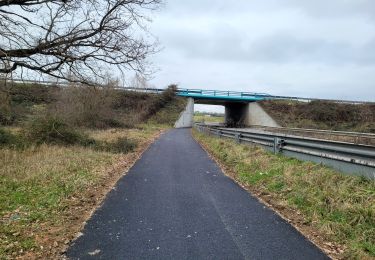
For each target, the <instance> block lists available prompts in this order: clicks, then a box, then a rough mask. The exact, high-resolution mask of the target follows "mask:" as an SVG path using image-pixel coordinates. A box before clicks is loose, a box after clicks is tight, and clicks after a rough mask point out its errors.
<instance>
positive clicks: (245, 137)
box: [195, 123, 375, 179]
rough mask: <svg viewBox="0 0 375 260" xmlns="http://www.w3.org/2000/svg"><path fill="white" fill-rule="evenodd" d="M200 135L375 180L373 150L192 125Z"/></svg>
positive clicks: (342, 144)
mask: <svg viewBox="0 0 375 260" xmlns="http://www.w3.org/2000/svg"><path fill="white" fill-rule="evenodd" d="M195 128H196V129H197V130H198V131H200V132H204V133H208V134H213V135H216V136H218V137H226V138H231V139H234V140H236V141H237V142H238V143H250V144H255V145H261V146H263V147H264V148H266V149H268V150H270V151H272V152H274V153H276V154H277V153H280V154H283V155H286V156H289V157H293V158H297V159H300V160H307V161H313V162H317V163H321V164H323V165H327V166H330V167H333V168H335V169H337V170H339V171H341V172H344V173H348V174H351V175H358V176H364V177H366V178H370V179H375V147H374V146H369V145H358V144H352V143H345V142H337V141H329V140H322V139H315V138H306V137H301V136H293V135H280V134H277V133H260V132H256V131H254V132H250V131H243V130H241V129H227V128H221V127H217V126H216V127H215V126H210V125H205V124H201V123H197V124H195Z"/></svg>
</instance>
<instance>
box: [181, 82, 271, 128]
mask: <svg viewBox="0 0 375 260" xmlns="http://www.w3.org/2000/svg"><path fill="white" fill-rule="evenodd" d="M176 95H177V96H181V97H186V98H188V103H187V106H186V109H185V111H184V112H183V113H182V114H181V117H180V119H179V120H178V121H177V122H176V125H175V126H176V127H177V128H182V127H192V126H193V116H194V104H205V105H222V106H224V107H225V123H226V124H227V125H232V126H238V125H241V126H246V125H265V126H275V127H276V126H278V125H277V123H276V122H275V121H274V120H273V119H272V118H271V117H269V116H268V115H267V113H265V112H264V111H263V109H262V108H261V107H260V106H259V105H258V104H256V102H257V101H263V100H271V99H275V98H277V97H276V96H272V95H269V94H266V93H255V92H238V91H222V90H202V89H180V88H179V89H177V90H176Z"/></svg>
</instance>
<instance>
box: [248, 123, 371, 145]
mask: <svg viewBox="0 0 375 260" xmlns="http://www.w3.org/2000/svg"><path fill="white" fill-rule="evenodd" d="M249 128H250V129H261V130H264V131H268V132H273V133H280V134H289V135H300V136H301V135H303V136H305V137H309V136H310V137H313V138H318V139H328V140H335V141H342V142H350V143H355V144H364V145H375V134H374V133H360V132H347V131H333V130H320V129H307V128H289V127H269V126H259V125H252V126H249Z"/></svg>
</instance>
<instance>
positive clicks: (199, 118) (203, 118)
mask: <svg viewBox="0 0 375 260" xmlns="http://www.w3.org/2000/svg"><path fill="white" fill-rule="evenodd" d="M194 121H195V122H203V123H205V122H206V123H224V117H223V116H213V115H210V116H208V115H206V114H200V113H199V114H195V115H194Z"/></svg>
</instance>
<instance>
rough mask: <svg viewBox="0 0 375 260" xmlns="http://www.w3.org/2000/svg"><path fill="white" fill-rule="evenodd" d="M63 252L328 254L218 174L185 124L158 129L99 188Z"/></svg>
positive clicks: (89, 255) (106, 255) (85, 255)
mask: <svg viewBox="0 0 375 260" xmlns="http://www.w3.org/2000/svg"><path fill="white" fill-rule="evenodd" d="M82 233H83V235H82V236H81V237H79V238H78V239H77V240H76V241H75V242H74V243H73V244H72V245H71V246H70V248H69V250H68V252H67V256H68V258H70V259H304V260H307V259H314V260H316V259H329V258H328V257H327V256H326V255H325V254H324V253H323V252H321V251H320V250H319V249H318V248H317V247H316V246H314V245H313V244H312V243H311V242H310V241H308V240H307V239H306V238H305V237H304V236H302V235H301V234H300V233H299V232H298V231H297V230H296V229H295V228H293V227H292V226H291V225H290V224H289V223H287V222H286V221H285V220H283V219H282V218H281V217H280V216H278V215H277V214H275V213H274V212H273V211H272V210H270V209H268V208H267V207H266V206H265V205H263V204H262V203H260V202H259V201H258V200H257V199H256V198H254V197H253V196H252V195H251V194H249V193H248V192H247V191H245V190H244V189H243V188H241V187H240V186H239V185H238V184H236V183H235V182H233V181H232V180H231V179H230V178H228V177H227V176H225V175H224V174H223V172H222V171H221V169H220V168H219V166H218V165H217V164H216V163H215V162H214V161H213V160H212V159H211V158H210V157H209V155H208V154H207V153H206V152H205V151H204V150H203V149H202V148H201V147H200V145H199V144H198V143H197V142H196V141H195V140H194V139H193V138H192V136H191V130H190V129H173V130H170V131H168V132H167V133H165V134H163V135H162V136H161V137H160V138H159V139H158V140H157V141H156V142H155V143H153V144H152V145H151V146H150V148H149V149H148V150H147V151H146V152H145V153H144V154H143V155H142V157H141V158H140V159H139V160H138V161H137V162H136V164H135V165H134V166H133V167H132V168H131V169H130V171H129V173H128V174H127V175H125V176H124V177H122V178H121V179H120V180H119V182H118V183H117V184H116V186H115V187H114V189H113V190H112V191H111V192H110V193H109V194H108V195H107V197H106V199H105V201H104V203H103V205H102V206H101V207H100V208H99V209H98V210H97V211H96V212H95V213H94V214H93V216H92V217H91V219H90V220H89V221H88V222H87V224H86V226H85V228H84V230H83V231H82Z"/></svg>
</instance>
